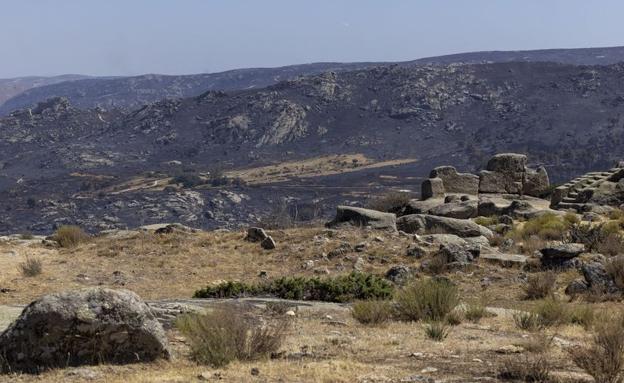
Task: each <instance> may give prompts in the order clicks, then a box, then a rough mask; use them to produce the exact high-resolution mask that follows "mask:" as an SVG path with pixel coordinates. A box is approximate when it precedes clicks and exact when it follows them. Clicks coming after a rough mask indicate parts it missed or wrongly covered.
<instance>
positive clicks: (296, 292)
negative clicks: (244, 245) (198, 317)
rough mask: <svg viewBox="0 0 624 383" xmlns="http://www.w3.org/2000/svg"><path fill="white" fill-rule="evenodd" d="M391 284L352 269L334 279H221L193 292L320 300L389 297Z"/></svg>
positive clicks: (197, 294)
mask: <svg viewBox="0 0 624 383" xmlns="http://www.w3.org/2000/svg"><path fill="white" fill-rule="evenodd" d="M392 293H393V287H392V284H391V283H390V282H388V281H387V280H386V279H384V278H381V277H379V276H376V275H373V274H367V273H360V272H353V273H351V274H347V275H341V276H337V277H334V278H326V279H320V278H317V277H313V278H310V277H283V278H279V279H275V280H272V281H268V282H263V283H260V284H247V283H242V282H231V281H230V282H224V283H221V284H219V285H216V286H208V287H205V288H203V289H201V290H197V291H196V292H195V295H194V297H195V298H232V297H244V296H258V295H270V296H275V297H277V298H282V299H295V300H313V301H324V302H350V301H353V300H367V299H389V298H391V297H392Z"/></svg>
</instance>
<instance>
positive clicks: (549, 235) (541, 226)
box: [512, 213, 570, 240]
mask: <svg viewBox="0 0 624 383" xmlns="http://www.w3.org/2000/svg"><path fill="white" fill-rule="evenodd" d="M569 228H570V223H569V222H568V221H567V220H565V219H563V218H561V217H560V216H558V215H556V214H553V213H547V214H543V215H540V216H538V217H535V218H531V219H529V220H528V221H526V222H525V223H524V225H523V226H522V227H521V228H516V229H515V230H513V231H512V235H515V236H518V237H520V238H522V239H528V238H530V237H531V236H537V237H539V238H541V239H547V240H558V239H563V238H564V237H565V235H566V233H567V231H568V229H569Z"/></svg>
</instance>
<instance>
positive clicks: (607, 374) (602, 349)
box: [569, 317, 624, 383]
mask: <svg viewBox="0 0 624 383" xmlns="http://www.w3.org/2000/svg"><path fill="white" fill-rule="evenodd" d="M595 327H596V331H595V334H594V336H593V339H592V343H591V344H590V345H588V346H579V347H572V348H570V349H569V353H570V356H571V358H572V361H573V362H574V363H575V364H576V365H577V366H578V367H580V368H582V369H583V370H585V372H587V373H588V374H589V375H590V376H592V377H593V378H594V380H595V381H596V382H599V383H620V382H622V378H623V376H622V370H623V369H624V326H623V321H622V318H619V317H618V318H609V319H607V320H604V321H600V322H599V323H597V324H596V326H595Z"/></svg>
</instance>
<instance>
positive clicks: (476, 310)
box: [464, 303, 488, 323]
mask: <svg viewBox="0 0 624 383" xmlns="http://www.w3.org/2000/svg"><path fill="white" fill-rule="evenodd" d="M487 315H488V312H487V310H486V309H485V305H483V304H480V303H476V304H469V305H467V306H466V310H465V311H464V317H465V318H466V319H467V320H469V321H470V322H473V323H478V322H479V321H480V320H481V319H482V318H483V317H485V316H487Z"/></svg>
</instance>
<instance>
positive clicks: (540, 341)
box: [515, 332, 555, 354]
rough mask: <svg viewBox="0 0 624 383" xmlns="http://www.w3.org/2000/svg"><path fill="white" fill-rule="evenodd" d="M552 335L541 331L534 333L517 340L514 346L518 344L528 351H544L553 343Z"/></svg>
mask: <svg viewBox="0 0 624 383" xmlns="http://www.w3.org/2000/svg"><path fill="white" fill-rule="evenodd" d="M554 339H555V337H554V336H548V335H546V334H544V333H543V332H540V333H537V334H534V335H533V336H531V337H530V338H528V339H526V340H523V341H521V342H518V343H517V344H515V345H516V346H520V347H522V348H523V349H525V350H526V351H528V352H532V353H535V354H542V353H545V352H546V351H548V350H549V349H550V347H551V346H552V344H553V340H554Z"/></svg>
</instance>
